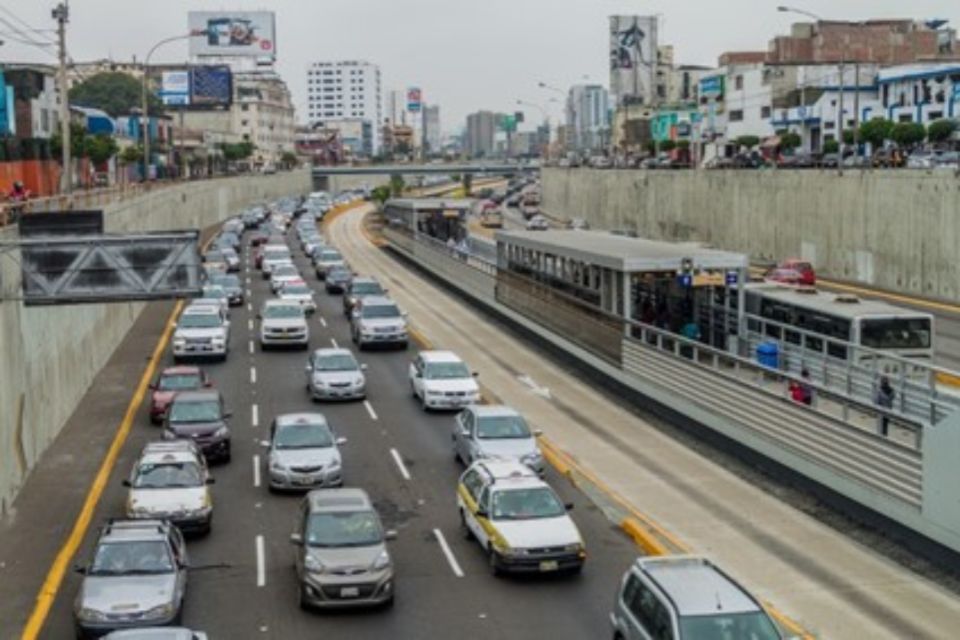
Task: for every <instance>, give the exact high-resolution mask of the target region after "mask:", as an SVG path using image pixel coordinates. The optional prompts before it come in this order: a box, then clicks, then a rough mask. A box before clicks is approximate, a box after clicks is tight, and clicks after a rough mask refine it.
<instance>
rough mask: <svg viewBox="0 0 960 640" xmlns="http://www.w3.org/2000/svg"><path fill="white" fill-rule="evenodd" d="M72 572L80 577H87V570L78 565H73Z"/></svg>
mask: <svg viewBox="0 0 960 640" xmlns="http://www.w3.org/2000/svg"><path fill="white" fill-rule="evenodd" d="M73 570H74V571H76V572H77V573H79V574H80V575H82V576H85V575H87V568H86V567H84V566H83V565H79V564H76V565H73Z"/></svg>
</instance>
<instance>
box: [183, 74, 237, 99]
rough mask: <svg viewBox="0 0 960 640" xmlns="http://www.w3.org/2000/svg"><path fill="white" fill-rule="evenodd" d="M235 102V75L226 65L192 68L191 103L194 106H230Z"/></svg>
mask: <svg viewBox="0 0 960 640" xmlns="http://www.w3.org/2000/svg"><path fill="white" fill-rule="evenodd" d="M232 103H233V76H232V75H231V73H230V67H228V66H226V65H200V66H196V67H191V68H190V104H191V105H192V106H194V107H229V106H230V105H231V104H232Z"/></svg>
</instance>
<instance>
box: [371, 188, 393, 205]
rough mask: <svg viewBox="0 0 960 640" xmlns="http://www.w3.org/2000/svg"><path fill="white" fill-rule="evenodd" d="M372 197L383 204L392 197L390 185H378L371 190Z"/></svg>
mask: <svg viewBox="0 0 960 640" xmlns="http://www.w3.org/2000/svg"><path fill="white" fill-rule="evenodd" d="M370 197H371V198H372V199H373V201H374V202H378V203H380V205H381V206H382V205H383V203H384V202H386V201H387V200H389V199H390V187H389V186H380V187H377V188H375V189H374V190H373V191H371V192H370Z"/></svg>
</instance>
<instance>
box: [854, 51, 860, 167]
mask: <svg viewBox="0 0 960 640" xmlns="http://www.w3.org/2000/svg"><path fill="white" fill-rule="evenodd" d="M853 149H854V153H856V154H857V156H858V157H859V156H860V63H859V62H855V63H854V64H853Z"/></svg>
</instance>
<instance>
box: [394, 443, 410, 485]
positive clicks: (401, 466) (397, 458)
mask: <svg viewBox="0 0 960 640" xmlns="http://www.w3.org/2000/svg"><path fill="white" fill-rule="evenodd" d="M390 456H391V457H392V458H393V461H394V462H395V463H396V464H397V468H398V469H399V470H400V475H402V476H403V479H404V480H409V479H410V472H409V471H407V465H405V464H403V458H401V457H400V454H399V453H398V452H397V450H396V449H390Z"/></svg>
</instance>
